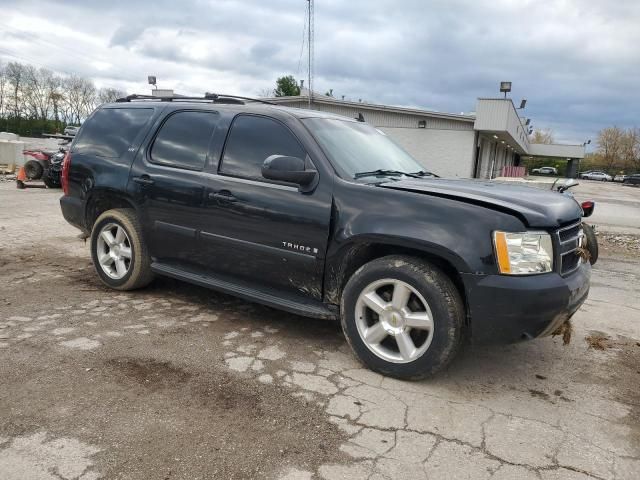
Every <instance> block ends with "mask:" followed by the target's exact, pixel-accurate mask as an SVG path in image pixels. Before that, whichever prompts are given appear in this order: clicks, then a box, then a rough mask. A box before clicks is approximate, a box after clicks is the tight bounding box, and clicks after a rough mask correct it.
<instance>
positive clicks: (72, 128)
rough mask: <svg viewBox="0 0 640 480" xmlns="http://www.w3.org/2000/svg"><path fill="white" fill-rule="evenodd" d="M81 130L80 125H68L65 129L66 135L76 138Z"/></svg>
mask: <svg viewBox="0 0 640 480" xmlns="http://www.w3.org/2000/svg"><path fill="white" fill-rule="evenodd" d="M79 130H80V127H79V126H78V125H68V126H66V127H64V134H65V135H71V136H73V137H75V136H76V134H77V133H78V131H79Z"/></svg>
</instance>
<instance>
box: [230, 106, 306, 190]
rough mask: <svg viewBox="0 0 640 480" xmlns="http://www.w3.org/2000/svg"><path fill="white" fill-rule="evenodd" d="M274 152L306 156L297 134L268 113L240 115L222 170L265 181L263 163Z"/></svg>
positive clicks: (233, 129)
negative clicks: (268, 115) (266, 115)
mask: <svg viewBox="0 0 640 480" xmlns="http://www.w3.org/2000/svg"><path fill="white" fill-rule="evenodd" d="M271 155H287V156H291V157H298V158H302V159H304V158H305V157H306V153H305V151H304V149H303V148H302V146H301V145H300V143H299V142H298V140H297V139H296V137H294V136H293V134H292V133H291V132H290V131H289V129H288V128H287V127H285V126H284V125H282V124H281V123H280V122H277V121H275V120H273V119H270V118H266V117H256V116H250V115H240V116H238V117H236V119H235V120H234V121H233V125H232V126H231V132H230V133H229V138H228V139H227V144H226V146H225V148H224V158H223V159H222V166H221V167H220V172H221V173H224V174H225V175H231V176H233V177H241V178H249V179H251V180H261V181H265V179H264V177H263V176H262V164H263V163H264V161H265V160H266V159H267V157H270V156H271Z"/></svg>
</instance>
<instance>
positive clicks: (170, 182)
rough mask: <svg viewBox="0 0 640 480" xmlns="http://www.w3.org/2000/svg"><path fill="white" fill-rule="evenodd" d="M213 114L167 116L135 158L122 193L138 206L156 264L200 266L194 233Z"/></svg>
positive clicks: (201, 218) (202, 209)
mask: <svg viewBox="0 0 640 480" xmlns="http://www.w3.org/2000/svg"><path fill="white" fill-rule="evenodd" d="M218 120H219V116H218V115H217V113H216V112H209V111H177V112H174V113H172V114H171V115H169V116H167V118H166V119H165V120H164V122H163V123H162V125H161V126H160V128H159V130H158V133H157V135H156V137H155V138H154V139H153V140H152V142H150V145H151V146H150V148H147V149H145V150H144V151H141V152H139V154H138V156H137V157H136V161H135V162H134V165H133V167H132V170H131V174H130V180H129V185H128V189H129V192H130V193H131V194H132V195H133V196H134V198H135V199H136V202H137V203H138V205H140V215H141V217H142V221H143V225H144V230H145V239H146V240H147V243H148V245H149V249H150V253H151V255H152V257H154V258H156V259H159V260H161V261H169V262H175V261H177V262H179V263H195V264H198V263H200V262H202V261H203V259H202V258H201V256H199V255H198V254H199V250H198V245H197V235H198V232H199V231H200V230H201V229H202V228H203V226H204V225H205V224H206V221H207V220H208V217H207V211H206V202H205V192H206V182H207V180H206V179H207V174H205V173H203V172H202V171H201V170H202V169H203V168H204V166H205V164H206V161H207V157H208V152H209V145H210V142H211V137H212V135H213V132H214V130H215V126H216V124H217V122H218Z"/></svg>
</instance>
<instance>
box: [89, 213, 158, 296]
mask: <svg viewBox="0 0 640 480" xmlns="http://www.w3.org/2000/svg"><path fill="white" fill-rule="evenodd" d="M91 258H92V260H93V265H94V267H95V269H96V272H97V273H98V276H99V277H100V280H102V282H103V283H104V284H106V285H107V286H109V287H111V288H115V289H117V290H134V289H136V288H142V287H145V286H146V285H148V284H149V283H150V282H151V281H152V280H153V272H152V271H151V257H150V256H149V252H148V251H147V247H146V245H145V243H144V241H143V238H142V228H141V226H140V223H139V222H138V219H137V217H136V215H135V212H134V211H133V210H132V209H129V208H119V209H114V210H108V211H106V212H104V213H103V214H102V215H100V216H99V217H98V219H97V220H96V222H95V223H94V225H93V229H92V231H91Z"/></svg>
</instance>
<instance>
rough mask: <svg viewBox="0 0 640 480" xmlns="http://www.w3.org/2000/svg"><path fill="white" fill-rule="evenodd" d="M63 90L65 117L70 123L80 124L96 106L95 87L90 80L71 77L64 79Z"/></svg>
mask: <svg viewBox="0 0 640 480" xmlns="http://www.w3.org/2000/svg"><path fill="white" fill-rule="evenodd" d="M64 89H65V91H66V95H65V100H66V102H65V103H66V107H67V109H66V111H65V113H66V114H67V115H66V116H67V118H68V120H69V121H70V122H71V123H74V124H80V121H81V120H82V119H83V118H85V117H86V116H87V115H89V114H90V113H91V112H92V111H93V109H94V108H95V106H96V105H95V102H96V99H97V96H96V87H95V85H94V84H93V82H92V81H91V80H87V79H86V78H82V77H78V76H76V75H72V76H70V77H68V78H66V79H65V81H64Z"/></svg>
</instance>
